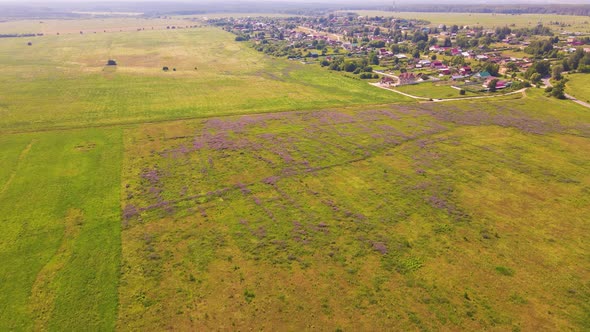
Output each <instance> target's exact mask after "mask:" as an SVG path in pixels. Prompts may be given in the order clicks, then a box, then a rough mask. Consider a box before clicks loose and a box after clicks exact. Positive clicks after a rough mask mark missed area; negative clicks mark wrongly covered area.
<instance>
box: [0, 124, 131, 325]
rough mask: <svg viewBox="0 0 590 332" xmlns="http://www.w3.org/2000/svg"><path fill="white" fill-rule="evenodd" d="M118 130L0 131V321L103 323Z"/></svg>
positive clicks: (107, 313) (112, 242)
mask: <svg viewBox="0 0 590 332" xmlns="http://www.w3.org/2000/svg"><path fill="white" fill-rule="evenodd" d="M121 134H122V131H121V130H120V129H109V130H93V129H87V130H83V131H65V132H47V133H29V134H19V135H3V136H1V137H0V147H1V149H0V151H1V152H0V163H1V165H2V167H0V180H2V187H1V191H0V201H1V202H2V203H1V204H0V216H1V217H0V220H1V222H2V225H3V226H2V233H1V234H0V261H2V264H1V265H0V280H2V283H0V303H2V304H1V308H2V310H0V330H4V331H11V330H14V331H23V330H47V329H49V330H61V331H63V330H70V331H73V330H87V329H90V330H110V329H112V328H113V327H114V324H115V318H116V309H117V285H118V276H119V264H120V252H121V241H120V225H121V224H120V208H119V197H120V195H119V184H120V175H121V170H120V167H121V158H122V152H123V150H122V136H121Z"/></svg>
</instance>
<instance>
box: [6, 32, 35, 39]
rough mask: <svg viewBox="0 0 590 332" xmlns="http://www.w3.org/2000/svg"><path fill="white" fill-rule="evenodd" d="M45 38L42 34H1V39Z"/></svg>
mask: <svg viewBox="0 0 590 332" xmlns="http://www.w3.org/2000/svg"><path fill="white" fill-rule="evenodd" d="M35 36H43V34H42V33H5V34H0V38H19V37H35Z"/></svg>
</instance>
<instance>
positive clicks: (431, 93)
mask: <svg viewBox="0 0 590 332" xmlns="http://www.w3.org/2000/svg"><path fill="white" fill-rule="evenodd" d="M395 89H396V90H399V91H401V92H404V93H408V94H411V95H413V96H417V97H424V98H433V99H447V98H465V97H475V96H478V95H479V94H477V93H474V92H471V91H465V94H464V95H460V94H459V90H458V89H455V88H452V87H451V86H450V85H449V84H448V83H442V82H441V83H437V82H428V83H420V84H412V85H403V86H398V87H396V88H395Z"/></svg>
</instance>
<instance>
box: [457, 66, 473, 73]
mask: <svg viewBox="0 0 590 332" xmlns="http://www.w3.org/2000/svg"><path fill="white" fill-rule="evenodd" d="M459 72H460V73H461V74H462V75H469V74H471V67H469V66H463V67H461V69H459Z"/></svg>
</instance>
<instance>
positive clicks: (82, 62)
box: [0, 28, 409, 131]
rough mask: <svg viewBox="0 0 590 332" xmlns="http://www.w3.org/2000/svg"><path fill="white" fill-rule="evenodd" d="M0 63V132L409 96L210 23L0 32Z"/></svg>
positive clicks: (385, 100)
mask: <svg viewBox="0 0 590 332" xmlns="http://www.w3.org/2000/svg"><path fill="white" fill-rule="evenodd" d="M111 58H112V59H115V60H116V61H117V62H118V66H117V67H116V68H105V64H106V61H107V60H108V59H111ZM164 66H168V67H169V68H170V71H169V72H167V73H166V72H163V71H162V67H164ZM0 68H1V69H2V71H3V75H2V76H1V77H0V91H2V92H1V95H2V98H1V99H0V110H1V111H2V115H3V116H2V118H1V119H0V131H19V130H31V129H45V128H63V127H85V126H96V125H107V124H117V123H131V122H142V121H159V120H169V119H179V118H195V117H209V116H219V115H226V114H238V113H261V112H269V111H273V112H276V111H286V110H302V109H313V108H322V107H328V106H340V105H341V106H349V105H354V104H379V103H381V104H382V103H390V102H399V101H409V99H408V98H405V97H402V96H399V95H395V94H391V93H388V92H386V91H382V90H381V89H376V88H375V87H372V86H370V85H368V84H366V82H363V81H359V80H354V79H351V78H347V77H344V76H343V75H341V74H339V73H333V72H330V71H327V70H323V69H320V68H319V67H318V66H305V65H302V64H300V63H298V62H293V61H287V60H284V59H274V58H270V57H267V56H264V55H263V54H261V53H258V52H256V51H255V50H253V49H251V48H250V47H248V46H247V44H239V43H236V42H234V41H233V35H231V34H230V33H227V32H223V31H221V30H218V29H213V28H199V29H195V30H183V31H168V30H166V31H146V32H129V33H110V34H109V33H107V34H97V35H83V36H80V35H69V36H52V37H44V38H39V39H36V40H35V42H34V44H33V46H27V45H26V40H23V39H20V38H14V39H6V40H0ZM173 68H176V71H173V70H172V69H173Z"/></svg>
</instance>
